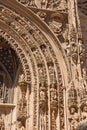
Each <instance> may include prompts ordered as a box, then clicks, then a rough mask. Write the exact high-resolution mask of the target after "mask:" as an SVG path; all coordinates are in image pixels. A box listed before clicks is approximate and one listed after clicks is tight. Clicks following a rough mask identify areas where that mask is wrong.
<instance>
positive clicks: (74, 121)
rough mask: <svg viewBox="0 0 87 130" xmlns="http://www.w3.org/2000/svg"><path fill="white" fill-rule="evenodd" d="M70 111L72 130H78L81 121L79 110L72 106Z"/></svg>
mask: <svg viewBox="0 0 87 130" xmlns="http://www.w3.org/2000/svg"><path fill="white" fill-rule="evenodd" d="M69 110H70V116H69V118H68V119H69V122H70V130H76V128H77V124H78V121H79V115H78V108H77V107H76V106H72V107H71V108H70V109H69Z"/></svg>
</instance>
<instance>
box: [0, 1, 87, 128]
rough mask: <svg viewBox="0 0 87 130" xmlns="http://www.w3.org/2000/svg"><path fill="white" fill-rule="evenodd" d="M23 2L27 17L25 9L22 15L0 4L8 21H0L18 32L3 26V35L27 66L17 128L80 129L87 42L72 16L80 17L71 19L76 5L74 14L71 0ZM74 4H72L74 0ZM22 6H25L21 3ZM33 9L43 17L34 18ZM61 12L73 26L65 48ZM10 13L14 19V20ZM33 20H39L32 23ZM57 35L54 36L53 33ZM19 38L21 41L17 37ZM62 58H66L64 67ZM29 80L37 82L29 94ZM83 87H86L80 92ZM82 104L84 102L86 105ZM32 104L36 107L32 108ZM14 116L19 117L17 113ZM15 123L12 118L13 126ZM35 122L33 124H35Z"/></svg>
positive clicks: (86, 114)
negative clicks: (70, 6) (81, 37)
mask: <svg viewBox="0 0 87 130" xmlns="http://www.w3.org/2000/svg"><path fill="white" fill-rule="evenodd" d="M36 1H37V2H36ZM19 2H21V3H22V4H24V6H25V7H24V8H26V9H25V12H26V10H27V13H25V15H24V14H22V15H21V12H20V11H19V12H20V13H19V12H18V14H16V13H17V11H18V7H17V10H16V11H15V12H14V11H13V12H12V11H10V9H7V7H6V8H5V9H3V11H2V8H0V9H1V10H0V16H1V20H2V21H3V22H1V21H0V23H1V24H5V25H6V26H7V27H9V28H6V29H8V33H9V35H12V36H9V35H8V34H7V33H6V32H4V31H3V30H1V29H0V34H1V35H3V37H5V38H6V39H7V40H8V41H9V42H11V43H9V44H11V46H12V47H13V48H14V49H15V50H16V52H17V54H18V56H19V58H20V61H21V63H20V64H22V67H23V74H22V75H21V76H20V77H19V81H18V84H17V88H16V86H15V88H16V89H18V92H19V93H18V94H19V95H17V96H18V97H17V104H16V105H17V115H16V118H17V128H16V129H17V130H26V129H30V130H32V129H34V130H37V129H38V130H48V129H49V130H50V129H51V130H65V129H66V130H67V129H69V128H70V129H69V130H77V124H78V122H79V121H80V120H86V119H87V103H86V100H87V99H86V98H87V86H86V85H87V83H86V74H85V73H84V72H85V71H84V60H83V58H84V53H85V49H84V45H83V42H82V39H77V35H76V34H78V32H76V27H75V26H73V25H72V26H71V24H70V23H72V22H73V21H75V19H76V15H73V14H72V17H73V18H71V20H73V19H74V20H73V21H72V22H70V23H68V13H69V12H70V9H69V12H68V13H63V11H64V10H66V8H67V5H66V3H67V2H66V0H39V1H38V0H20V1H19ZM70 2H71V3H72V0H71V1H70ZM2 3H3V2H2ZM14 3H15V2H14ZM36 3H38V4H36ZM7 5H8V4H7ZM18 5H19V7H20V4H18ZM21 6H23V5H21ZM27 8H28V9H27ZM74 9H75V8H73V10H74ZM14 10H15V8H14ZM30 10H32V11H30ZM28 11H29V13H30V14H32V15H34V16H35V14H37V15H39V16H40V17H41V18H42V19H40V18H38V17H37V16H35V17H36V18H35V19H34V17H33V18H32V16H31V17H30V14H29V17H28ZM57 11H58V12H57ZM72 12H76V11H72ZM5 14H6V15H5ZM8 14H9V15H8ZM26 14H27V15H26ZM52 15H53V16H52ZM60 15H62V17H63V18H66V23H67V24H68V25H69V26H70V27H68V28H69V29H70V30H69V31H70V35H69V34H68V33H69V32H68V31H67V34H65V35H67V36H64V37H62V38H64V39H63V41H64V44H65V48H64V50H65V52H63V50H62V47H61V45H60V44H62V43H63V42H61V41H60V39H59V36H61V35H63V33H64V32H63V30H64V24H63V20H62V18H60V17H59V16H60ZM65 15H66V16H65ZM8 16H9V17H10V18H11V20H12V21H9V17H8ZM48 16H49V17H48ZM74 16H75V17H74ZM29 18H30V20H29ZM32 19H33V20H35V21H32ZM42 20H43V21H42ZM38 21H39V22H40V23H39V22H38ZM44 22H45V23H44ZM8 23H9V24H8ZM37 23H38V24H37ZM73 23H74V22H73ZM38 25H40V26H41V28H40V26H38ZM48 25H49V26H48ZM65 25H66V24H65ZM74 25H75V24H74ZM3 26H4V25H3ZM3 26H2V27H3ZM44 27H46V28H47V30H48V31H47V32H45V31H46V30H45V29H43V28H44ZM49 27H50V29H49ZM74 27H75V28H74ZM10 28H11V30H10ZM64 31H66V30H64ZM49 32H50V33H49ZM45 33H46V34H45ZM13 34H14V35H13ZM51 34H52V35H53V37H51V36H50V35H51ZM68 35H69V36H68ZM12 37H13V38H12ZM14 39H17V41H15V40H14ZM50 41H51V42H50ZM55 41H56V42H55ZM57 49H58V51H57ZM58 54H59V55H58ZM62 58H63V60H64V61H63V63H64V64H63V65H62V60H61V59H62ZM84 59H85V58H84ZM70 60H71V62H70ZM78 61H80V62H78ZM78 63H79V64H80V65H81V66H80V65H79V68H80V69H81V73H82V74H83V75H82V77H81V76H80V74H79V73H78V70H80V69H77V68H78V67H77V66H78ZM82 65H83V66H82ZM81 67H82V68H81ZM72 68H74V70H76V73H74V72H75V71H74V72H73V69H72ZM64 69H65V70H64ZM71 71H72V72H73V73H74V74H73V75H75V74H76V76H75V78H78V86H76V84H75V80H76V79H75V78H73V76H72V72H71ZM72 79H74V80H73V82H71V80H72ZM66 80H67V81H66ZM68 82H71V84H70V86H68ZM80 82H81V83H82V86H81V84H80ZM29 84H32V85H31V86H32V87H31V88H32V93H31V94H30V93H27V91H28V89H29ZM77 87H78V88H79V89H80V90H82V89H83V90H84V91H82V93H81V91H80V92H79V93H78V89H77ZM68 89H69V91H68V92H67V90H68ZM6 91H7V90H6ZM6 93H8V91H7V92H6ZM67 93H68V96H67V97H68V100H67V97H66V95H67ZM29 96H30V99H29ZM80 96H81V97H80ZM5 97H6V100H5V101H4V103H6V101H7V98H8V95H7V96H6V94H5ZM0 98H2V85H1V86H0ZM67 104H68V105H67ZM78 104H80V107H79V105H78ZM12 105H13V104H12ZM31 108H33V109H32V112H31ZM67 109H68V110H67ZM10 113H11V112H10ZM12 114H13V115H14V111H13V112H12ZM28 114H30V117H28ZM13 115H12V116H13ZM10 118H11V117H10ZM29 118H30V119H29ZM12 121H13V120H12ZM66 123H67V124H69V126H67V125H66ZM14 124H15V123H14V122H12V124H11V125H14ZM29 125H31V128H30V126H29ZM68 127H69V128H68ZM2 128H3V127H2ZM12 128H13V126H12ZM12 128H11V129H12ZM3 130H4V128H3Z"/></svg>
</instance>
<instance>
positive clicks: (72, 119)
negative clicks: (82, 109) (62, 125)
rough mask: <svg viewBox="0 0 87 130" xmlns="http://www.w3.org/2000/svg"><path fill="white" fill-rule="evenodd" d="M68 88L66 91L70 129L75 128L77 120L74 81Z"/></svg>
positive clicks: (73, 129) (74, 129)
mask: <svg viewBox="0 0 87 130" xmlns="http://www.w3.org/2000/svg"><path fill="white" fill-rule="evenodd" d="M70 85H71V86H70V89H69V91H68V105H69V112H70V114H69V117H68V119H69V124H70V130H76V128H77V124H78V121H79V114H78V102H77V90H76V89H75V86H74V83H73V82H71V84H70Z"/></svg>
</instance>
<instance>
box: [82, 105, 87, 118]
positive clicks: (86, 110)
mask: <svg viewBox="0 0 87 130" xmlns="http://www.w3.org/2000/svg"><path fill="white" fill-rule="evenodd" d="M85 119H86V120H87V105H86V104H85V105H84V106H83V108H82V120H85Z"/></svg>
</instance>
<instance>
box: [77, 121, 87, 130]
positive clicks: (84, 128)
mask: <svg viewBox="0 0 87 130" xmlns="http://www.w3.org/2000/svg"><path fill="white" fill-rule="evenodd" d="M77 130H87V120H86V121H85V120H83V121H80V122H79V124H78V126H77Z"/></svg>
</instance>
